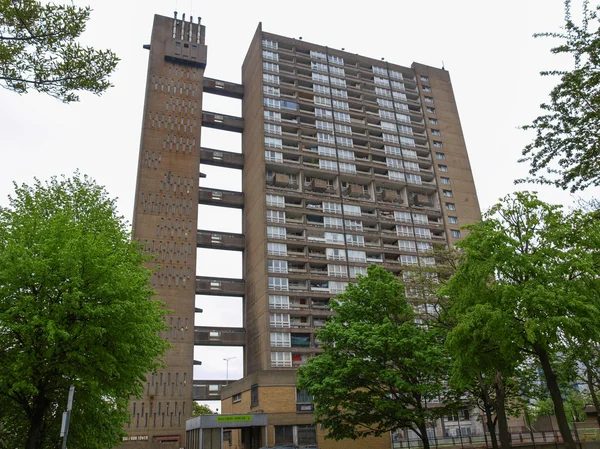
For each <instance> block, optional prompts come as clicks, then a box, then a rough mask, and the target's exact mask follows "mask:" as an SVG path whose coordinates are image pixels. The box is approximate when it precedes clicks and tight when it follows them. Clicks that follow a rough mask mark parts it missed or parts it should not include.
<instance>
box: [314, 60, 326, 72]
mask: <svg viewBox="0 0 600 449" xmlns="http://www.w3.org/2000/svg"><path fill="white" fill-rule="evenodd" d="M310 66H311V69H312V70H318V71H319V72H327V71H328V70H327V64H323V63H322V62H315V61H311V62H310Z"/></svg>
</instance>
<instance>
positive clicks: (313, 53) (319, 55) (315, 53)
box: [310, 50, 327, 61]
mask: <svg viewBox="0 0 600 449" xmlns="http://www.w3.org/2000/svg"><path fill="white" fill-rule="evenodd" d="M310 57H311V59H323V60H325V61H327V55H326V54H325V53H321V52H318V51H313V50H311V51H310Z"/></svg>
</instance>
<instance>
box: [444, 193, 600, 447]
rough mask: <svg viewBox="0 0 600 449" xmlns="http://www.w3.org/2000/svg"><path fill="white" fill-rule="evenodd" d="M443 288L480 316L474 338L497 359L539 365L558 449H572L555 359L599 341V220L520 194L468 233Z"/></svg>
mask: <svg viewBox="0 0 600 449" xmlns="http://www.w3.org/2000/svg"><path fill="white" fill-rule="evenodd" d="M468 229H469V231H470V234H469V235H468V236H467V237H466V238H465V239H464V240H463V241H461V242H459V243H458V244H457V246H458V247H459V248H460V249H461V250H462V252H463V256H462V258H461V264H460V265H459V267H458V269H457V271H456V273H455V274H454V276H453V277H452V278H451V279H450V280H449V281H448V283H447V285H446V288H447V289H448V291H449V292H450V293H449V294H450V295H451V296H452V298H453V302H454V303H455V307H457V308H459V309H460V310H461V313H462V314H469V313H473V314H481V315H482V316H484V315H487V317H486V318H485V319H481V320H480V323H481V326H480V328H481V330H480V331H481V332H482V333H483V335H484V336H486V337H487V338H488V339H489V340H490V341H492V342H494V344H495V345H496V346H497V350H498V353H499V354H501V355H502V356H503V359H504V360H510V359H511V358H514V359H515V360H516V361H519V360H525V358H527V357H530V358H532V359H534V360H535V361H536V363H537V364H539V366H541V368H542V371H543V373H544V378H545V383H546V387H547V389H548V392H549V393H550V397H551V398H552V401H553V403H554V408H555V410H556V417H557V422H558V426H559V429H560V432H561V434H562V437H563V440H564V442H565V446H566V447H567V448H568V449H575V443H574V441H573V437H572V436H571V433H570V430H569V426H568V420H567V417H566V415H565V409H564V404H563V399H562V391H561V388H560V385H559V376H558V368H559V367H558V366H557V364H558V362H557V361H556V358H557V357H556V356H557V355H558V354H564V353H567V352H568V349H569V344H568V342H569V341H579V342H583V341H594V342H596V341H600V332H599V330H600V323H599V321H600V295H599V293H600V278H599V276H598V275H599V274H600V269H599V266H600V265H599V263H598V262H599V260H598V248H600V221H599V220H598V219H597V217H596V216H595V214H584V213H582V212H580V211H575V212H573V213H571V214H565V213H564V212H563V211H562V208H561V207H560V206H553V205H549V204H546V203H544V202H542V201H540V200H539V199H538V198H537V197H536V195H535V194H531V193H527V192H520V193H516V194H514V195H512V196H507V197H506V198H504V199H503V200H502V201H501V202H500V203H499V204H497V205H496V206H494V207H492V209H491V210H490V211H489V212H488V213H487V214H486V216H485V219H484V220H483V221H482V222H480V223H477V224H474V225H470V226H468Z"/></svg>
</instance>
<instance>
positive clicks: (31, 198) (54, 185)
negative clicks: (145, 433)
mask: <svg viewBox="0 0 600 449" xmlns="http://www.w3.org/2000/svg"><path fill="white" fill-rule="evenodd" d="M144 262H145V256H144V255H143V253H142V251H141V249H140V245H139V244H138V243H137V242H133V241H131V238H130V234H129V232H128V230H127V225H126V223H125V221H124V220H123V218H122V217H120V216H118V215H117V213H116V208H115V201H114V200H112V199H110V198H109V197H108V196H107V193H106V191H105V190H104V188H103V187H101V186H98V185H97V184H95V182H94V181H92V180H91V179H89V178H87V177H80V176H79V175H78V174H76V175H75V176H74V177H73V178H69V179H67V178H63V179H57V178H52V180H51V181H49V182H46V183H42V182H40V181H36V182H35V183H34V184H33V185H32V186H28V185H22V186H16V185H15V194H14V196H12V197H10V206H9V207H3V208H0V353H2V365H3V369H2V370H1V371H0V396H2V401H0V440H2V441H11V442H14V444H12V443H11V444H10V447H23V445H24V442H27V444H26V447H27V448H30V447H31V448H34V447H35V448H47V447H54V446H55V444H56V439H57V438H58V434H59V428H60V420H61V413H62V412H63V411H64V410H65V408H66V399H67V394H68V390H69V386H70V385H71V384H73V385H75V398H74V408H73V414H72V420H71V429H70V434H69V442H70V446H73V447H78V448H105V447H111V446H113V445H116V444H117V443H118V442H119V441H120V438H121V436H122V435H123V430H122V426H123V424H124V423H125V422H127V420H128V412H127V404H128V400H129V398H130V396H131V395H139V394H141V393H142V391H143V382H144V380H145V373H147V372H151V371H154V370H155V369H156V368H157V367H159V366H161V362H160V357H161V356H162V354H163V353H164V351H165V350H166V349H167V347H168V343H167V342H166V341H165V340H164V339H161V337H160V335H159V334H160V332H161V331H162V330H164V329H165V324H164V319H163V315H164V313H165V311H164V310H162V306H163V305H162V303H160V302H159V301H155V300H151V299H150V298H151V297H152V296H153V295H154V292H153V291H152V290H151V289H150V288H149V287H148V279H149V274H150V271H149V270H148V269H147V268H146V267H145V266H144Z"/></svg>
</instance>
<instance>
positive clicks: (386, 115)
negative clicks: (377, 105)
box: [379, 109, 394, 120]
mask: <svg viewBox="0 0 600 449" xmlns="http://www.w3.org/2000/svg"><path fill="white" fill-rule="evenodd" d="M379 117H380V118H384V119H387V120H394V113H393V112H392V111H386V110H385V109H380V110H379Z"/></svg>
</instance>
